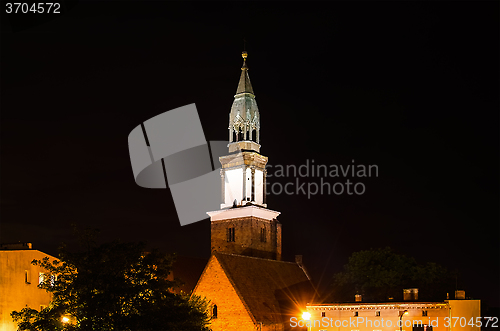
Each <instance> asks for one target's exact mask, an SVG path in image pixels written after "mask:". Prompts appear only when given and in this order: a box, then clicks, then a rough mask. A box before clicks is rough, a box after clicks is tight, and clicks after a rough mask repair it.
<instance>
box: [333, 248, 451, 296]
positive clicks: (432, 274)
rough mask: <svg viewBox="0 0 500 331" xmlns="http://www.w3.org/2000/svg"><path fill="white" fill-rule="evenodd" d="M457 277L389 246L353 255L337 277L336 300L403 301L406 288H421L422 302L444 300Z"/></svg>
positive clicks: (335, 276) (334, 287) (334, 286)
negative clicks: (357, 296)
mask: <svg viewBox="0 0 500 331" xmlns="http://www.w3.org/2000/svg"><path fill="white" fill-rule="evenodd" d="M450 284H454V278H453V274H452V273H450V272H449V271H448V270H446V269H445V268H444V267H442V266H440V265H438V264H436V263H430V262H429V263H427V264H418V263H417V261H416V260H415V259H414V258H411V257H407V256H405V255H401V254H397V253H395V252H394V251H392V250H391V249H390V248H389V247H387V248H384V249H376V250H374V249H370V250H364V251H359V252H355V253H353V254H352V255H351V256H350V258H349V262H348V263H347V264H346V265H345V266H344V270H343V271H342V272H339V273H337V274H335V275H334V277H333V284H332V289H333V292H332V297H331V298H330V300H334V301H353V300H354V295H355V294H361V295H362V296H363V301H386V300H389V299H391V298H393V299H394V300H402V299H403V289H404V288H418V289H419V299H421V300H442V299H445V298H446V292H450V291H451V290H453V286H450Z"/></svg>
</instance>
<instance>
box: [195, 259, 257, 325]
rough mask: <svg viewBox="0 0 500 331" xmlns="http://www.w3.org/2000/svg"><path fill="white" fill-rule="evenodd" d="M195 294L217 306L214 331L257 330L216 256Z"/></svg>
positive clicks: (210, 262)
mask: <svg viewBox="0 0 500 331" xmlns="http://www.w3.org/2000/svg"><path fill="white" fill-rule="evenodd" d="M194 293H195V294H197V295H200V296H202V297H206V298H207V299H209V300H210V301H211V303H212V304H215V305H217V318H214V319H212V323H211V328H212V330H213V331H219V330H220V331H222V330H224V331H236V330H237V331H241V330H256V325H255V324H254V322H253V320H252V318H251V317H250V314H249V312H248V311H247V309H246V308H245V306H244V305H243V303H242V302H241V300H240V298H239V296H238V294H237V293H236V291H235V290H234V288H233V285H232V284H231V282H230V281H229V279H228V278H227V276H226V274H225V273H224V271H223V270H222V267H221V265H220V263H219V261H217V259H216V258H214V256H212V258H211V259H210V261H209V262H208V265H207V267H206V269H205V271H204V273H203V275H202V277H201V279H200V280H199V282H198V284H197V286H196V288H195V290H194Z"/></svg>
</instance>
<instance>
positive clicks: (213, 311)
mask: <svg viewBox="0 0 500 331" xmlns="http://www.w3.org/2000/svg"><path fill="white" fill-rule="evenodd" d="M212 318H217V305H214V306H213V307H212Z"/></svg>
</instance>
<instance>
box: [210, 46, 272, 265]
mask: <svg viewBox="0 0 500 331" xmlns="http://www.w3.org/2000/svg"><path fill="white" fill-rule="evenodd" d="M242 57H243V66H242V67H241V76H240V81H239V83H238V88H237V90H236V94H235V96H234V101H233V105H232V107H231V112H230V114H229V144H228V148H229V154H228V155H226V156H221V157H220V158H219V161H220V162H221V165H222V169H221V181H222V192H221V209H220V210H218V211H212V212H208V213H207V214H208V215H209V216H210V221H211V238H212V253H214V252H221V253H230V254H237V255H246V256H254V257H261V258H266V259H274V260H278V261H279V260H281V224H280V223H279V222H278V220H277V217H278V215H279V214H280V213H279V212H277V211H273V210H270V209H267V204H266V169H265V167H266V164H267V157H265V156H263V155H261V154H260V146H261V145H260V115H259V109H258V107H257V102H256V101H255V94H254V92H253V88H252V84H251V83H250V76H249V75H248V66H247V62H246V61H247V57H248V54H247V52H243V53H242Z"/></svg>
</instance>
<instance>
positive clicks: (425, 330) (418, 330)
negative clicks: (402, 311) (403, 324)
mask: <svg viewBox="0 0 500 331" xmlns="http://www.w3.org/2000/svg"><path fill="white" fill-rule="evenodd" d="M413 331H432V326H431V325H427V324H420V323H415V324H413Z"/></svg>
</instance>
